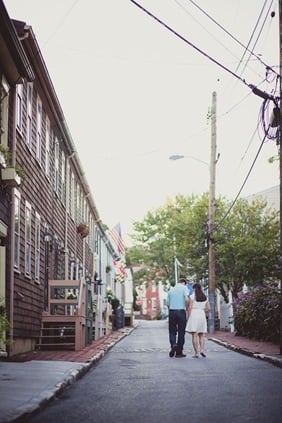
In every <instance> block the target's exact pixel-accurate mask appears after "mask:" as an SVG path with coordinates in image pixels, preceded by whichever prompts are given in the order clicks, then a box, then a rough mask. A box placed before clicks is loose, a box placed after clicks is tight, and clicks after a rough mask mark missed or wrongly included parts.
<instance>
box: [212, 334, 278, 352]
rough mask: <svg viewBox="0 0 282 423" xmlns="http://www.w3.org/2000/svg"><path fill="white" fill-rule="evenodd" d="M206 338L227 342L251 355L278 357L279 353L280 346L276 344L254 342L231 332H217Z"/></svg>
mask: <svg viewBox="0 0 282 423" xmlns="http://www.w3.org/2000/svg"><path fill="white" fill-rule="evenodd" d="M207 338H208V339H212V338H214V339H218V340H220V341H223V342H227V343H228V344H231V345H235V346H237V347H240V348H244V349H247V350H250V351H252V352H253V353H258V354H267V355H276V354H277V355H279V353H280V346H279V345H278V344H273V343H272V342H263V341H255V340H252V339H248V338H245V337H243V336H237V335H235V334H234V333H231V332H225V331H218V332H215V333H214V334H211V335H207Z"/></svg>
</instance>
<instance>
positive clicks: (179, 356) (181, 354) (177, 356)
mask: <svg viewBox="0 0 282 423" xmlns="http://www.w3.org/2000/svg"><path fill="white" fill-rule="evenodd" d="M182 357H186V354H184V353H183V352H182V353H180V354H175V358H182Z"/></svg>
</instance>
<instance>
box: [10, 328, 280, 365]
mask: <svg viewBox="0 0 282 423" xmlns="http://www.w3.org/2000/svg"><path fill="white" fill-rule="evenodd" d="M132 330H133V328H132V327H125V328H123V329H120V330H118V331H115V332H112V333H111V334H110V335H107V336H103V337H102V338H100V339H98V340H97V341H94V342H92V344H90V345H88V346H86V347H85V348H83V349H82V350H79V351H33V352H30V353H27V354H21V355H19V356H17V357H13V358H11V359H10V361H30V360H47V361H50V360H54V361H73V362H80V363H88V362H90V361H93V359H94V360H95V356H99V355H101V354H103V352H105V351H107V350H108V349H109V348H111V346H113V345H114V344H116V343H117V342H118V341H119V340H120V339H122V338H123V337H124V336H126V335H127V334H128V333H129V332H131V331H132ZM207 339H210V340H215V341H216V340H218V341H221V342H224V343H227V344H230V345H233V346H236V347H238V348H241V349H246V350H249V351H251V352H253V353H258V354H265V355H272V356H278V357H281V355H279V353H280V347H279V345H278V344H273V343H271V342H259V341H254V340H251V339H248V338H244V337H242V336H236V335H235V334H234V333H230V332H225V331H218V332H215V333H214V334H207ZM168 348H169V347H168Z"/></svg>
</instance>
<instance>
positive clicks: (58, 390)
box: [2, 326, 136, 423]
mask: <svg viewBox="0 0 282 423" xmlns="http://www.w3.org/2000/svg"><path fill="white" fill-rule="evenodd" d="M135 328H136V326H133V327H132V328H131V329H130V330H129V331H128V332H126V333H123V334H121V336H120V337H119V338H117V339H115V340H114V341H112V342H111V343H109V344H106V345H105V346H104V348H103V349H102V350H101V351H99V353H97V354H95V355H94V356H93V357H92V358H91V359H90V360H89V362H88V363H81V364H82V365H81V368H80V369H78V370H74V371H72V372H71V373H70V374H69V375H68V376H66V377H65V379H64V380H63V381H62V382H60V383H58V384H57V385H56V386H55V388H54V389H53V391H52V392H50V394H49V395H46V396H45V398H43V399H41V400H40V401H39V402H38V404H37V406H35V407H34V408H33V409H32V410H31V409H29V410H28V411H23V413H22V414H21V415H20V416H18V417H16V418H15V419H13V420H8V421H7V422H6V423H8V422H9V423H17V422H21V421H22V419H24V418H26V417H31V416H32V415H34V414H35V413H36V412H38V411H39V410H40V409H42V408H44V407H45V406H47V405H48V403H49V402H50V401H52V400H53V399H55V398H56V397H58V396H59V395H60V394H62V392H63V391H64V390H65V389H66V388H67V387H69V386H70V385H72V384H73V383H74V382H76V381H77V380H78V379H80V378H82V377H83V376H84V375H85V374H86V373H87V372H88V371H89V370H90V369H91V367H93V366H95V364H97V363H98V361H100V360H101V359H102V358H103V357H104V356H105V354H106V353H107V351H109V350H110V349H111V348H113V347H114V346H115V345H116V344H117V343H118V342H119V341H121V340H122V339H123V338H125V337H126V336H128V335H130V334H131V332H132V331H133V330H134V329H135ZM2 423H5V422H4V421H3V422H2Z"/></svg>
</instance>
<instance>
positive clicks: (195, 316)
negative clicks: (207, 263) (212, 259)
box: [185, 282, 210, 358]
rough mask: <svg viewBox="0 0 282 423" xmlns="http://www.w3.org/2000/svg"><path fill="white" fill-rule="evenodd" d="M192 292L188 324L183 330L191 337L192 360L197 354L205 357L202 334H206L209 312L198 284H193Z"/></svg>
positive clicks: (205, 298) (208, 306)
mask: <svg viewBox="0 0 282 423" xmlns="http://www.w3.org/2000/svg"><path fill="white" fill-rule="evenodd" d="M193 290H194V292H193V294H192V295H191V296H190V302H189V307H188V322H187V325H186V329H185V330H186V332H188V333H190V334H191V335H192V344H193V348H194V352H195V355H193V358H199V353H200V354H201V356H202V357H206V354H205V352H204V342H205V339H204V334H205V333H207V318H206V313H208V312H209V311H210V304H209V301H208V299H207V297H206V295H205V293H204V292H203V290H202V287H201V285H200V284H199V283H198V282H197V283H194V285H193Z"/></svg>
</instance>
